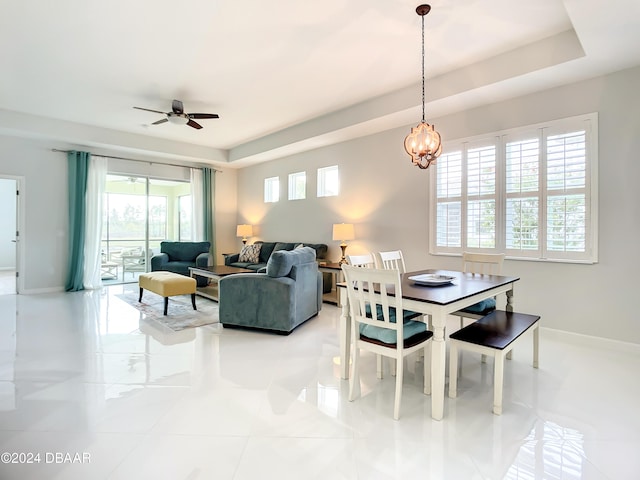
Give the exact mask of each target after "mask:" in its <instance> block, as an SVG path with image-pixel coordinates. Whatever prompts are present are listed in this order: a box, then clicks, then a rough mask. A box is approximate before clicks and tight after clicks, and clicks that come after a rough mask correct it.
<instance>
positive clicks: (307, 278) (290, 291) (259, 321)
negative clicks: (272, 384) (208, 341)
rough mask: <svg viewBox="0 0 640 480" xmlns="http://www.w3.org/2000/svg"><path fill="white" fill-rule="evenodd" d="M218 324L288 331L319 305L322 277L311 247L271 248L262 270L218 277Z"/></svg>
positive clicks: (281, 332) (282, 332) (315, 313)
mask: <svg viewBox="0 0 640 480" xmlns="http://www.w3.org/2000/svg"><path fill="white" fill-rule="evenodd" d="M219 292H220V301H219V315H220V323H221V324H222V325H223V326H224V327H240V328H252V329H259V330H265V331H270V332H274V333H280V334H284V335H288V334H290V333H291V332H292V331H293V330H294V329H295V328H296V327H298V326H299V325H301V324H302V323H304V322H306V321H307V320H309V319H310V318H312V317H314V316H316V315H317V314H318V312H319V311H320V309H321V308H322V276H321V275H320V272H319V271H318V263H317V262H316V252H315V250H314V249H313V248H311V247H302V248H297V249H294V250H277V251H274V252H273V253H272V254H271V255H270V256H269V260H268V261H267V264H266V268H265V271H264V273H259V272H257V273H238V274H235V275H228V276H226V277H223V278H221V279H220V283H219Z"/></svg>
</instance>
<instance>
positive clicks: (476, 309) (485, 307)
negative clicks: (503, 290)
mask: <svg viewBox="0 0 640 480" xmlns="http://www.w3.org/2000/svg"><path fill="white" fill-rule="evenodd" d="M495 309H496V299H495V298H485V299H484V300H482V301H481V302H478V303H474V304H473V305H469V306H468V307H466V308H463V309H462V311H463V312H469V313H485V312H488V311H491V310H495Z"/></svg>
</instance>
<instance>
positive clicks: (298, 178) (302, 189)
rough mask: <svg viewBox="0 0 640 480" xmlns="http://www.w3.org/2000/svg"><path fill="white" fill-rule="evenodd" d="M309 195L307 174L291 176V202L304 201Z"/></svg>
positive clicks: (292, 174) (297, 173)
mask: <svg viewBox="0 0 640 480" xmlns="http://www.w3.org/2000/svg"><path fill="white" fill-rule="evenodd" d="M306 194H307V174H306V173H305V172H296V173H290V174H289V200H303V199H304V198H306Z"/></svg>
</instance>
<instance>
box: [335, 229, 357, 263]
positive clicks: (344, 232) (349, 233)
mask: <svg viewBox="0 0 640 480" xmlns="http://www.w3.org/2000/svg"><path fill="white" fill-rule="evenodd" d="M354 238H355V235H354V230H353V223H334V224H333V240H340V241H342V243H341V244H340V248H341V249H342V258H341V259H340V261H339V262H338V264H339V265H342V264H343V263H347V259H346V258H345V252H346V250H347V243H346V240H353V239H354Z"/></svg>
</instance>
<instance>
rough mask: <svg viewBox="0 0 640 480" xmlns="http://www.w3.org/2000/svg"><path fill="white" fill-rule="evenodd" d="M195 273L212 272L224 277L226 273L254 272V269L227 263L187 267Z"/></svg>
mask: <svg viewBox="0 0 640 480" xmlns="http://www.w3.org/2000/svg"><path fill="white" fill-rule="evenodd" d="M189 270H191V271H192V272H193V273H195V274H196V275H197V274H198V271H200V272H203V273H212V274H214V275H217V276H219V277H225V276H227V275H233V274H234V273H256V271H255V270H250V269H248V268H240V267H231V266H229V265H213V266H209V267H189Z"/></svg>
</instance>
